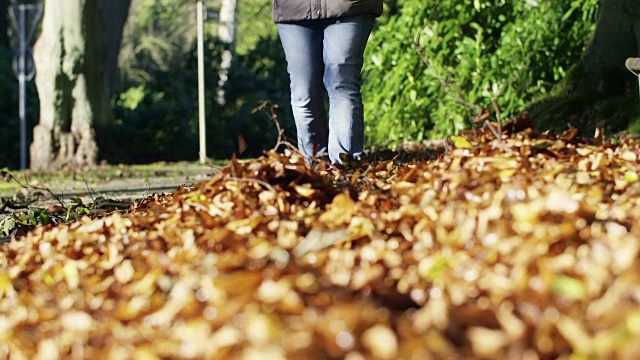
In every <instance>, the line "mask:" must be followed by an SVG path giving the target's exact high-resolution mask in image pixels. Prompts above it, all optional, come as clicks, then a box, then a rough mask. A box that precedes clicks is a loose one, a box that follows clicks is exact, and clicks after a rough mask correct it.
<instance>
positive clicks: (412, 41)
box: [409, 37, 482, 114]
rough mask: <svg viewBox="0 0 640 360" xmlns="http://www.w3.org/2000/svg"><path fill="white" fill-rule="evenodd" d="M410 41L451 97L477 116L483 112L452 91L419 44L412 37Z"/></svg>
mask: <svg viewBox="0 0 640 360" xmlns="http://www.w3.org/2000/svg"><path fill="white" fill-rule="evenodd" d="M409 41H411V44H412V45H413V48H414V50H415V51H416V53H417V54H418V56H419V57H420V59H421V60H422V61H423V62H424V63H425V64H426V65H427V66H428V67H429V69H430V70H431V71H432V72H433V74H434V75H435V76H436V78H438V80H439V81H440V84H441V85H442V86H443V87H444V89H445V91H447V93H449V95H451V96H452V97H453V98H454V99H455V100H456V101H457V102H459V103H460V104H462V105H464V106H465V107H467V108H470V109H473V110H475V112H476V113H477V114H479V113H480V112H482V108H481V107H480V106H478V105H475V104H472V103H470V102H468V101H466V100H465V99H463V98H462V96H461V95H460V94H458V93H456V92H455V91H454V90H452V89H451V85H450V84H449V83H448V82H447V81H446V80H445V79H444V78H443V77H442V75H440V73H439V72H438V71H437V70H436V68H435V67H434V66H433V64H432V63H431V61H430V60H429V59H427V58H426V57H425V56H424V54H423V53H422V50H420V47H419V46H418V43H417V42H416V41H415V40H414V39H412V38H411V37H409Z"/></svg>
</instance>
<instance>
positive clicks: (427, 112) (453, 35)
mask: <svg viewBox="0 0 640 360" xmlns="http://www.w3.org/2000/svg"><path fill="white" fill-rule="evenodd" d="M399 9H400V12H399V14H398V15H397V16H394V17H391V18H389V19H388V20H387V21H386V22H385V23H384V24H382V25H381V26H380V27H379V28H378V29H377V30H376V31H375V33H374V35H373V37H372V40H371V42H370V43H369V46H368V49H367V55H368V58H370V59H371V61H368V62H365V63H366V65H365V76H366V78H367V83H366V86H365V88H364V96H365V101H366V104H367V107H366V109H367V118H368V119H369V122H368V124H369V125H368V135H369V141H370V142H371V143H380V142H384V141H389V140H390V141H391V142H398V141H401V140H404V139H416V140H420V139H424V138H432V137H439V136H443V135H446V134H451V133H454V132H456V131H457V130H459V129H462V128H465V127H468V126H469V121H468V120H469V118H470V117H471V116H473V115H476V114H475V113H469V109H467V108H465V106H463V105H461V104H460V103H458V102H456V100H455V99H454V97H453V96H451V95H449V94H447V90H446V88H445V87H444V86H442V85H441V84H440V81H439V80H438V78H437V77H436V76H435V75H434V71H432V70H431V69H429V68H428V66H427V64H425V62H423V61H422V60H421V59H420V58H419V56H417V55H416V49H414V45H413V44H412V42H415V43H416V44H417V48H418V49H419V50H420V51H421V52H422V53H423V54H424V55H425V57H426V58H427V59H428V60H429V61H430V62H431V63H432V65H433V66H434V69H435V71H436V72H438V73H439V74H440V75H441V76H442V77H445V78H446V81H447V82H448V83H449V88H450V89H451V90H452V91H454V92H456V93H458V94H460V95H461V96H462V97H463V98H464V99H465V100H466V101H467V102H469V103H472V104H477V105H479V106H481V107H483V108H491V97H490V96H489V93H488V92H487V90H486V89H487V88H490V89H492V92H493V93H494V94H496V97H497V101H498V103H499V106H500V110H501V112H502V114H503V115H504V116H506V117H513V116H517V115H518V114H519V113H520V112H521V111H522V110H523V109H524V108H525V107H526V105H527V103H529V102H531V101H532V100H534V99H535V98H537V97H540V96H544V95H545V94H546V93H547V92H548V91H549V89H550V88H551V86H552V85H554V84H555V83H556V82H557V81H558V80H560V79H562V78H563V77H564V76H565V75H566V73H567V71H568V69H569V68H570V67H571V66H572V65H573V64H574V63H575V62H576V61H577V60H578V59H579V58H580V56H581V54H582V52H583V50H584V48H585V46H586V44H587V42H588V40H589V38H590V35H591V33H592V32H593V29H594V26H595V25H594V24H595V20H596V16H597V13H598V1H596V0H586V1H575V0H554V1H550V0H540V1H535V0H530V1H521V0H499V1H482V0H464V1H459V0H441V1H437V0H401V1H399Z"/></svg>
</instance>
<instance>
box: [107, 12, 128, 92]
mask: <svg viewBox="0 0 640 360" xmlns="http://www.w3.org/2000/svg"><path fill="white" fill-rule="evenodd" d="M103 5H106V6H104V8H103V9H102V13H103V14H104V17H105V24H106V25H107V26H106V28H107V29H108V30H109V31H107V32H106V43H107V64H106V76H107V85H109V89H110V90H113V88H114V86H115V84H116V82H117V79H118V55H119V54H120V44H122V34H123V32H124V26H125V24H126V22H127V19H128V18H129V10H130V8H131V0H111V1H107V2H106V3H104V4H103Z"/></svg>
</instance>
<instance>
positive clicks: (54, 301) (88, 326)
mask: <svg viewBox="0 0 640 360" xmlns="http://www.w3.org/2000/svg"><path fill="white" fill-rule="evenodd" d="M506 128H509V127H508V126H506ZM463 136H464V137H462V138H461V139H458V140H459V143H460V144H461V146H454V147H453V149H452V150H451V151H450V152H448V153H446V154H443V155H441V156H440V157H439V158H437V159H436V160H433V161H410V162H405V163H398V162H394V161H382V162H364V163H363V164H362V165H361V166H360V167H359V168H356V169H342V170H338V169H337V168H335V167H329V166H328V164H326V163H323V162H318V163H316V164H314V169H313V171H312V170H311V169H310V168H309V167H308V166H307V165H305V164H304V161H303V160H302V157H301V156H299V155H296V154H291V155H290V156H284V155H281V154H277V153H268V154H266V155H265V156H264V157H262V158H260V159H257V160H255V161H251V162H246V163H242V162H238V161H235V160H234V161H232V163H231V164H230V165H229V166H228V167H226V168H224V169H223V170H222V172H221V173H220V174H217V175H215V176H214V177H212V178H211V179H210V180H208V181H205V182H203V183H200V184H196V185H194V186H191V187H183V188H180V189H178V190H177V191H176V192H175V193H173V194H168V195H154V196H153V197H150V198H148V199H146V200H144V201H142V202H140V203H138V204H137V205H136V206H135V207H134V209H133V211H131V212H130V213H128V214H125V215H122V214H114V215H111V216H108V217H105V218H103V219H100V220H93V221H92V220H90V219H88V218H86V217H84V218H81V219H80V220H79V221H78V222H75V223H72V224H68V225H64V226H58V227H48V228H43V227H37V228H36V229H35V230H34V231H32V232H31V233H29V234H28V235H27V236H26V237H25V238H23V239H22V240H20V241H14V242H12V243H10V244H7V245H2V247H0V249H1V251H0V264H3V267H4V269H5V271H4V272H2V274H0V339H2V340H3V341H4V342H0V354H1V355H0V357H8V356H9V355H10V356H11V357H12V358H13V357H17V358H19V357H25V358H33V357H37V356H44V354H45V352H46V354H52V353H56V354H60V357H69V356H71V355H73V354H75V353H74V352H76V351H79V350H78V349H82V351H83V354H84V356H86V357H109V356H111V357H115V358H126V357H138V358H145V357H148V358H154V357H160V358H163V357H165V358H213V359H216V358H251V357H252V356H254V357H259V356H262V357H263V358H272V359H279V358H282V359H286V358H314V357H320V358H363V357H364V358H372V359H373V358H378V359H396V358H400V359H405V358H446V357H456V356H457V357H462V358H532V359H534V358H558V357H570V356H574V357H576V358H581V357H586V358H624V357H628V358H635V357H637V355H638V351H637V347H635V345H634V344H637V343H638V341H640V325H639V324H640V320H639V319H640V315H639V314H640V306H639V305H638V304H639V303H640V297H639V296H638V291H637V288H638V286H639V284H640V272H639V271H638V269H639V268H640V262H639V261H640V260H639V259H640V257H639V254H640V242H639V241H638V239H639V238H640V228H639V227H638V224H639V223H640V222H639V219H640V193H639V192H638V188H637V181H630V180H633V178H631V175H628V174H629V173H636V174H637V173H638V171H640V167H639V166H638V164H637V154H639V153H640V143H639V142H638V141H635V140H629V139H622V140H620V141H619V142H617V143H616V144H610V143H600V144H594V143H589V142H588V141H586V140H585V141H583V140H580V139H578V138H577V136H576V134H575V133H574V132H567V133H565V134H563V135H562V136H560V137H555V136H550V135H548V136H543V135H540V134H538V133H536V132H535V130H534V129H531V128H528V127H525V128H524V129H523V131H522V132H519V133H516V134H510V135H509V136H508V137H506V138H505V139H503V140H501V141H497V140H493V137H492V135H491V133H490V132H489V131H488V130H487V131H485V132H482V131H475V132H469V133H465V134H463ZM462 140H464V141H462ZM467 144H468V146H467ZM454 145H455V144H454ZM587 343H588V344H587ZM2 344H7V345H2Z"/></svg>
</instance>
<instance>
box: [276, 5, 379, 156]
mask: <svg viewBox="0 0 640 360" xmlns="http://www.w3.org/2000/svg"><path fill="white" fill-rule="evenodd" d="M374 22H375V17H374V16H372V15H355V16H346V17H342V18H337V19H324V20H307V21H299V22H295V23H280V24H278V32H279V33H280V40H281V42H282V47H283V48H284V53H285V57H286V59H287V71H288V72H289V76H290V79H291V107H292V109H293V117H294V119H295V122H296V129H297V135H298V149H299V150H300V152H302V154H303V155H304V156H305V159H306V160H307V162H310V161H311V157H312V156H315V155H318V154H321V153H326V152H327V151H328V152H329V158H330V159H331V162H332V163H338V164H339V163H341V161H340V153H347V154H351V155H353V156H354V157H356V158H358V157H359V156H360V154H361V153H362V148H363V146H364V106H363V105H362V95H361V93H360V83H361V80H362V76H361V70H362V63H363V54H364V49H365V46H366V44H367V39H368V38H369V34H371V29H372V28H373V24H374ZM325 89H326V92H327V94H328V95H329V121H328V122H327V120H326V119H325V115H326V114H325V102H324V100H325V98H324V94H325Z"/></svg>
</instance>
